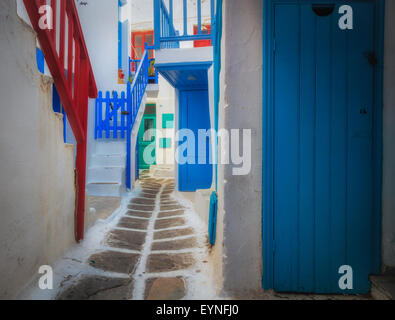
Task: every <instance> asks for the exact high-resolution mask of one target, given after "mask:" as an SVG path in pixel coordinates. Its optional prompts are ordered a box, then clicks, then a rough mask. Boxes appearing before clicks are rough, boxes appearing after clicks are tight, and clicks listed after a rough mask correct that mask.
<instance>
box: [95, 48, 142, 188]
mask: <svg viewBox="0 0 395 320" xmlns="http://www.w3.org/2000/svg"><path fill="white" fill-rule="evenodd" d="M149 66H150V62H149V59H148V50H147V46H146V50H145V51H144V54H143V57H142V58H141V61H140V63H139V65H138V68H137V70H136V73H135V75H134V77H133V82H132V83H130V82H129V81H128V83H127V85H126V92H121V94H119V93H117V92H115V91H114V92H112V93H110V92H109V91H107V92H105V94H103V92H101V91H99V94H98V98H97V99H96V117H95V139H126V140H127V150H126V151H127V162H126V186H127V188H129V189H130V187H131V174H130V173H131V166H130V161H131V144H132V141H131V133H132V129H133V126H134V124H135V121H136V118H137V114H138V112H139V108H140V105H141V103H142V101H143V98H144V94H145V91H146V88H147V85H148V82H149Z"/></svg>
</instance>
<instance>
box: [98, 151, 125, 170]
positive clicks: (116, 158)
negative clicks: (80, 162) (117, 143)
mask: <svg viewBox="0 0 395 320" xmlns="http://www.w3.org/2000/svg"><path fill="white" fill-rule="evenodd" d="M125 166H126V155H124V154H121V153H119V154H95V155H93V156H92V167H125Z"/></svg>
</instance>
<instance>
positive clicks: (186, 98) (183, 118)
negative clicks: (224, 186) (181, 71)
mask: <svg viewBox="0 0 395 320" xmlns="http://www.w3.org/2000/svg"><path fill="white" fill-rule="evenodd" d="M179 117H180V125H179V128H180V129H189V130H191V131H192V132H193V134H194V141H193V145H194V147H195V150H194V160H193V161H192V163H186V164H179V165H178V182H179V183H178V184H179V186H178V187H179V190H180V191H185V192H191V191H196V190H198V189H209V188H211V184H212V175H213V172H212V171H213V169H212V164H210V159H209V148H210V141H209V139H206V141H205V142H206V143H205V148H206V152H205V154H199V145H198V132H199V130H201V129H203V130H209V129H210V128H211V126H210V109H209V100H208V91H207V90H203V91H181V92H180V102H179ZM185 141H186V138H184V140H183V141H180V142H179V144H182V143H185ZM180 156H181V155H180ZM184 156H186V154H184ZM199 157H200V159H199ZM201 157H203V159H202V158H201Z"/></svg>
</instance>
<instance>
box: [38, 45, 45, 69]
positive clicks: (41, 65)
mask: <svg viewBox="0 0 395 320" xmlns="http://www.w3.org/2000/svg"><path fill="white" fill-rule="evenodd" d="M36 58H37V68H38V71H40V72H41V73H42V74H44V72H45V59H44V54H43V52H42V51H41V50H40V49H39V48H37V50H36Z"/></svg>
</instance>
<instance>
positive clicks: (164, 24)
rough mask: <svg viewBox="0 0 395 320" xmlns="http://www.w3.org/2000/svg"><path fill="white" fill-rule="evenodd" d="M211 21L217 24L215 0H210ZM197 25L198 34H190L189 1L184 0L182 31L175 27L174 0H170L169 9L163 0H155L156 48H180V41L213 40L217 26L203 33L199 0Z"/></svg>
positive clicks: (198, 0) (198, 2) (199, 1)
mask: <svg viewBox="0 0 395 320" xmlns="http://www.w3.org/2000/svg"><path fill="white" fill-rule="evenodd" d="M210 6H211V8H210V12H211V23H212V25H214V24H215V16H214V14H215V8H214V0H210ZM196 9H197V25H198V32H197V33H198V34H196V35H188V19H187V17H188V1H187V0H183V1H182V12H183V23H182V25H183V30H182V35H180V34H181V33H180V32H179V31H177V30H175V28H174V21H173V1H172V0H169V9H168V8H167V6H166V4H165V2H164V1H163V0H154V29H155V49H161V48H179V42H180V41H194V40H211V39H212V38H213V33H214V30H215V28H212V29H211V34H202V32H201V25H202V21H201V20H202V12H201V10H202V4H201V0H197V4H196Z"/></svg>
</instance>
